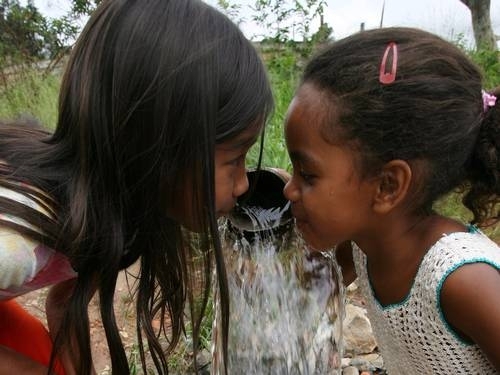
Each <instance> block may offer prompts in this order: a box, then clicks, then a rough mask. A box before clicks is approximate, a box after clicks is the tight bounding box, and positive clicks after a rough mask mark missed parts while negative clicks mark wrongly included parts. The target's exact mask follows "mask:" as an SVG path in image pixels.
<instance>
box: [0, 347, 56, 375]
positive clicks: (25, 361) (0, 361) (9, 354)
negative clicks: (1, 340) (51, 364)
mask: <svg viewBox="0 0 500 375" xmlns="http://www.w3.org/2000/svg"><path fill="white" fill-rule="evenodd" d="M47 370H48V368H47V367H45V366H43V365H42V364H40V363H39V362H36V361H34V360H32V359H31V358H29V357H27V356H25V355H22V354H20V353H18V352H16V351H14V350H12V349H10V348H7V347H5V346H0V375H12V374H23V375H47Z"/></svg>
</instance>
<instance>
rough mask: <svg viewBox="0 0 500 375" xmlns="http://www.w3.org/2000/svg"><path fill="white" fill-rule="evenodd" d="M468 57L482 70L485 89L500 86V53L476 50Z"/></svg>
mask: <svg viewBox="0 0 500 375" xmlns="http://www.w3.org/2000/svg"><path fill="white" fill-rule="evenodd" d="M470 56H471V57H472V59H473V60H474V61H475V62H476V63H477V64H478V65H479V66H480V67H481V68H482V70H483V74H484V87H485V89H490V88H493V87H496V86H500V51H491V50H478V51H472V52H470Z"/></svg>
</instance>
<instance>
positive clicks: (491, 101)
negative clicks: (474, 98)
mask: <svg viewBox="0 0 500 375" xmlns="http://www.w3.org/2000/svg"><path fill="white" fill-rule="evenodd" d="M481 92H482V94H483V112H485V113H486V111H488V108H490V107H494V106H495V104H496V102H497V97H496V96H495V95H492V94H490V93H487V92H486V91H484V90H482V91H481Z"/></svg>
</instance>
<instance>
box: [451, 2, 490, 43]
mask: <svg viewBox="0 0 500 375" xmlns="http://www.w3.org/2000/svg"><path fill="white" fill-rule="evenodd" d="M460 1H461V2H462V3H463V4H465V5H466V6H467V8H469V10H470V12H471V16H472V29H473V30H474V39H475V41H476V49H478V50H481V49H484V50H489V51H495V50H497V44H496V43H497V42H496V41H497V37H495V34H494V33H493V28H492V26H491V17H490V0H460Z"/></svg>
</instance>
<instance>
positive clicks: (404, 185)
mask: <svg viewBox="0 0 500 375" xmlns="http://www.w3.org/2000/svg"><path fill="white" fill-rule="evenodd" d="M411 179H412V171H411V168H410V166H409V165H408V163H407V162H406V161H404V160H391V161H390V162H388V163H387V164H385V165H384V166H383V167H382V171H381V172H380V174H379V178H378V186H377V192H376V194H375V197H374V200H373V209H374V211H375V212H377V213H379V214H386V213H388V212H389V211H391V210H392V209H393V208H394V207H396V206H398V205H399V204H400V203H401V201H403V200H404V198H405V197H406V196H407V194H408V189H409V187H410V182H411Z"/></svg>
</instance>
